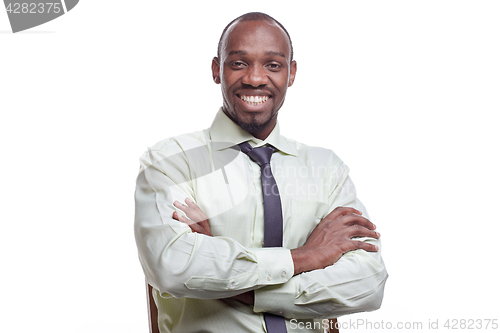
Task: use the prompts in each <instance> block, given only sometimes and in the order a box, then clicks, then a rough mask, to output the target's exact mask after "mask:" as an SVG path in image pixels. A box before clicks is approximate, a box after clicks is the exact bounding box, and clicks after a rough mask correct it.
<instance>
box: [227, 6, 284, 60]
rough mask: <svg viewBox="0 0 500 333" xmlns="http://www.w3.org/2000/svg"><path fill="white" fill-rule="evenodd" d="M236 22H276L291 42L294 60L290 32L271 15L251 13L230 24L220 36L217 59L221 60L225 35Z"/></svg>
mask: <svg viewBox="0 0 500 333" xmlns="http://www.w3.org/2000/svg"><path fill="white" fill-rule="evenodd" d="M236 21H270V22H275V23H276V24H277V25H278V26H279V27H280V28H281V29H283V31H284V32H285V34H286V36H287V37H288V40H289V41H290V51H291V52H290V62H292V60H293V46H292V39H291V38H290V35H289V34H288V31H286V29H285V27H284V26H283V25H282V24H281V23H279V22H278V21H277V20H276V19H275V18H273V17H272V16H270V15H267V14H264V13H260V12H251V13H246V14H243V15H241V16H239V17H237V18H235V19H234V20H232V21H231V22H229V24H228V25H226V27H225V28H224V30H223V31H222V35H221V36H220V39H219V44H218V45H217V58H219V59H220V50H221V47H222V39H223V38H224V35H225V34H226V31H227V29H229V27H230V26H231V25H232V24H233V23H234V22H236Z"/></svg>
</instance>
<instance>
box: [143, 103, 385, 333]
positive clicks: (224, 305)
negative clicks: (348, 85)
mask: <svg viewBox="0 0 500 333" xmlns="http://www.w3.org/2000/svg"><path fill="white" fill-rule="evenodd" d="M244 141H249V143H250V144H251V145H252V146H254V147H255V146H258V147H260V146H263V145H266V144H269V145H272V146H273V147H275V148H276V152H275V153H274V154H273V155H272V158H271V169H272V172H273V175H274V177H275V179H276V183H277V185H278V189H279V193H280V197H281V204H282V211H283V247H282V248H263V247H262V244H263V239H264V211H263V196H262V188H261V182H260V167H259V166H258V165H257V164H256V163H254V162H253V161H252V160H250V159H249V158H248V156H247V155H245V154H243V153H241V152H239V150H237V149H234V145H235V144H239V143H241V142H244ZM140 162H141V172H140V174H139V177H138V181H137V190H136V218H135V234H136V241H137V246H138V250H139V258H140V261H141V264H142V267H143V269H144V273H145V274H146V277H147V280H148V282H149V283H150V284H151V285H152V286H153V287H154V288H155V292H154V297H155V301H156V304H157V306H158V312H159V326H160V330H161V332H179V333H189V332H217V333H220V332H265V331H266V330H265V324H264V320H263V315H262V313H263V312H271V313H275V314H278V315H281V316H284V317H285V318H287V326H288V331H289V332H322V329H320V328H319V327H320V326H319V325H318V324H316V326H315V327H316V329H309V328H310V327H314V322H317V323H319V322H320V320H319V318H335V317H338V316H340V315H345V314H349V313H354V312H360V311H370V310H375V309H377V308H379V306H380V303H381V301H382V297H383V290H384V284H385V281H386V279H387V272H386V270H385V267H384V263H383V261H382V257H381V253H380V252H381V251H380V250H379V251H378V252H376V253H368V252H365V251H363V250H357V251H352V252H348V253H346V254H344V255H343V256H342V258H341V259H340V260H339V261H337V262H336V263H335V264H334V265H332V266H329V267H326V268H325V269H320V270H315V271H311V272H306V273H302V274H299V275H297V276H293V272H294V266H293V261H292V258H291V255H290V249H294V248H297V247H300V246H301V245H303V244H304V243H305V241H306V240H307V237H308V236H309V234H310V233H311V231H312V230H313V229H314V228H315V226H316V225H317V224H318V223H319V222H320V221H321V220H322V219H323V218H324V217H325V216H326V215H327V214H328V213H329V212H331V211H332V210H333V209H334V208H335V207H338V206H350V207H354V208H356V209H358V210H360V211H362V212H363V215H364V216H365V217H367V216H368V215H367V212H366V210H365V208H364V206H363V205H362V204H361V202H360V201H359V200H358V199H357V198H356V190H355V188H354V185H353V183H352V181H351V179H350V178H349V176H348V172H349V169H348V167H347V166H346V165H345V164H344V163H343V162H342V161H341V160H340V159H339V158H338V157H337V156H336V155H335V154H334V153H333V152H332V151H330V150H327V149H323V148H317V147H310V146H306V145H304V144H301V143H298V142H295V141H293V140H289V139H287V138H285V137H283V136H281V135H280V132H279V125H276V127H275V128H274V130H273V131H272V133H271V134H270V135H269V136H268V138H267V139H266V140H264V141H261V140H259V139H256V138H254V137H253V136H252V135H250V134H249V133H247V132H245V131H243V130H242V129H241V128H240V127H239V126H237V125H236V124H235V123H233V122H232V121H231V120H230V119H229V118H228V117H227V116H226V115H225V114H224V113H223V112H222V109H220V110H219V112H218V113H217V116H216V117H215V120H214V122H213V124H212V126H211V127H210V128H209V129H206V130H204V131H199V132H194V133H191V134H186V135H180V136H177V137H173V138H170V139H167V140H164V141H161V142H159V143H157V144H156V145H154V146H153V147H151V148H150V149H148V151H147V152H146V153H145V154H144V155H143V156H142V157H141V160H140ZM186 197H188V198H190V199H192V200H193V201H194V202H195V203H196V204H198V206H199V207H200V208H201V209H202V210H203V211H204V212H205V214H206V215H207V216H208V218H209V223H210V228H211V231H212V233H213V235H214V237H208V236H205V235H202V234H197V233H193V232H191V229H190V228H189V227H188V226H187V225H185V224H184V223H181V222H178V221H176V220H174V219H173V218H172V213H173V212H174V211H175V210H176V208H175V207H174V206H173V202H174V201H175V200H178V201H180V202H184V200H185V198H186ZM179 212H180V211H179ZM360 240H362V241H366V242H370V243H372V244H375V245H377V246H378V247H379V248H380V247H381V246H380V241H379V240H377V239H373V238H360ZM292 276H293V277H292ZM250 290H254V291H255V303H254V306H249V305H245V304H242V303H240V302H238V301H234V300H224V298H228V297H231V296H234V295H237V294H240V293H243V292H246V291H250ZM290 319H293V320H290ZM299 323H300V324H299ZM308 327H309V328H308Z"/></svg>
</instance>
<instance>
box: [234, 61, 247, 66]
mask: <svg viewBox="0 0 500 333" xmlns="http://www.w3.org/2000/svg"><path fill="white" fill-rule="evenodd" d="M231 66H234V67H243V66H245V64H244V63H242V62H241V61H233V62H232V63H231Z"/></svg>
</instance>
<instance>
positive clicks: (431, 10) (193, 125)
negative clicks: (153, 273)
mask: <svg viewBox="0 0 500 333" xmlns="http://www.w3.org/2000/svg"><path fill="white" fill-rule="evenodd" d="M172 3H174V2H167V1H160V0H145V1H130V0H120V1H118V0H107V1H90V0H82V1H81V2H80V3H79V4H78V5H77V6H76V7H75V8H74V9H73V10H72V11H70V12H69V13H68V14H67V15H64V16H62V17H60V18H58V19H56V20H54V21H52V22H49V23H47V24H44V25H42V26H39V27H36V28H33V29H31V30H28V31H26V32H23V33H18V34H12V33H11V32H10V31H9V30H10V25H9V22H8V18H7V14H6V13H5V11H3V10H0V111H1V122H0V145H1V154H0V158H1V164H0V168H1V172H2V173H1V174H2V182H1V192H0V193H1V194H0V195H1V201H0V203H1V207H2V208H1V215H0V216H1V220H2V221H1V226H2V232H1V234H0V235H1V238H0V239H1V240H0V247H1V248H0V254H1V266H2V273H1V274H0V280H1V283H0V288H1V289H0V295H1V296H0V302H1V304H2V308H3V310H2V316H1V317H2V319H1V320H0V331H2V332H38V331H41V330H43V331H50V332H54V333H55V332H82V333H89V332H91V333H94V332H103V333H104V332H106V333H108V332H146V331H147V314H146V301H145V289H144V276H143V274H142V271H141V268H140V265H139V261H138V258H137V251H136V247H135V241H134V236H133V216H134V202H133V193H134V187H135V177H136V174H137V171H138V167H139V165H138V158H139V156H140V155H141V154H142V153H143V151H144V150H145V149H146V147H148V146H151V145H153V144H154V143H155V142H157V141H159V140H161V139H163V138H166V137H170V136H173V135H177V134H181V133H186V132H191V131H194V130H199V129H204V128H207V127H208V126H209V125H210V124H211V122H212V119H213V117H214V115H215V113H216V111H217V109H218V107H219V106H220V105H221V96H220V86H218V85H215V84H214V83H213V82H212V78H211V72H210V64H211V60H212V57H213V56H214V55H215V53H216V46H217V42H218V39H219V36H220V33H221V32H222V29H223V28H224V26H225V25H226V24H227V23H228V22H229V21H230V20H232V19H233V18H235V17H237V16H239V15H241V14H243V13H245V12H249V11H263V12H266V13H268V14H270V15H272V16H274V17H275V18H276V19H278V20H279V21H280V22H281V23H283V24H284V25H285V27H287V29H288V31H289V33H290V35H291V36H292V40H293V45H294V50H295V59H296V60H297V62H298V73H297V78H296V83H295V85H294V86H293V87H292V88H290V89H289V91H288V96H287V101H286V102H285V105H284V107H283V108H282V110H281V111H280V116H279V119H280V122H281V128H282V132H283V134H284V135H285V136H288V137H290V138H294V139H296V140H298V141H301V142H305V143H308V144H310V145H320V146H326V147H328V148H331V149H333V150H334V151H335V152H336V153H337V154H338V155H339V156H340V157H341V158H342V159H343V160H344V161H345V162H346V163H347V164H348V165H349V166H350V168H351V176H352V178H353V180H354V182H355V183H356V185H357V188H358V194H359V197H360V199H361V200H362V201H363V202H364V203H365V205H366V206H367V208H368V211H369V212H370V215H371V218H372V221H373V222H374V223H375V224H377V226H378V227H379V230H380V231H381V233H382V239H383V245H384V247H383V255H384V259H385V262H386V265H387V269H388V271H389V275H390V276H389V280H388V282H387V286H386V293H385V298H384V302H383V305H382V308H381V309H380V310H378V311H376V312H373V313H362V314H357V315H352V316H348V317H342V318H341V319H340V321H341V322H347V323H348V322H349V320H351V321H355V320H357V319H363V320H370V321H372V322H373V323H379V324H378V325H379V326H380V322H381V321H382V320H383V321H384V323H387V322H391V323H393V325H395V324H396V323H397V322H422V323H423V327H424V328H426V327H427V325H428V322H429V320H431V321H435V320H439V325H440V327H441V328H443V324H444V323H445V321H446V319H459V320H460V319H474V320H477V319H494V318H496V319H497V320H498V319H500V315H499V313H500V311H498V310H499V306H498V299H499V296H500V294H499V287H498V280H499V273H498V261H499V260H498V250H499V245H498V243H499V242H498V238H499V236H500V235H499V232H500V228H499V222H500V221H499V214H498V212H497V210H498V207H499V199H500V198H499V194H498V189H499V187H500V177H499V173H498V172H499V169H500V168H499V167H500V165H499V164H500V163H499V149H498V146H499V143H500V135H499V130H498V127H499V126H498V125H499V120H498V119H499V118H498V117H497V116H496V115H495V113H498V112H499V111H500V94H499V92H500V90H499V89H500V61H499V59H500V43H499V42H500V19H499V17H500V2H498V1H486V0H485V1H472V0H470V1H458V0H455V1H442V0H433V1H425V0H419V1H402V0H399V1H318V2H316V1H300V2H298V1H297V2H294V1H268V2H264V1H252V2H237V1H206V2H201V1H200V2H188V1H186V2H183V4H178V3H180V1H175V3H176V4H172ZM376 325H377V324H376ZM364 328H366V327H363V326H358V327H357V329H358V330H357V331H362V330H363V329H364ZM343 331H345V330H343ZM368 331H376V332H382V331H383V330H382V329H378V330H375V329H373V330H368ZM392 331H394V330H392ZM402 331H412V330H410V329H407V330H402ZM415 331H416V332H417V331H419V332H420V331H423V330H415ZM476 331H478V330H477V329H476ZM479 331H484V329H483V330H479Z"/></svg>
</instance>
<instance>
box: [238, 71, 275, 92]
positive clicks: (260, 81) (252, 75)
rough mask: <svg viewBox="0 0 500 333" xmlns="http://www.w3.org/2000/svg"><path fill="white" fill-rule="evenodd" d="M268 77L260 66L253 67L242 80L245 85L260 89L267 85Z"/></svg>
mask: <svg viewBox="0 0 500 333" xmlns="http://www.w3.org/2000/svg"><path fill="white" fill-rule="evenodd" d="M268 79H269V78H268V77H267V74H266V71H265V69H264V68H262V67H260V66H253V67H251V68H249V69H248V71H247V73H246V74H245V76H244V77H243V79H242V82H243V83H244V84H248V85H251V86H252V87H255V88H256V87H258V86H262V85H265V84H267V81H268Z"/></svg>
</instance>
